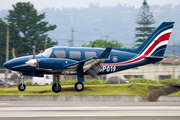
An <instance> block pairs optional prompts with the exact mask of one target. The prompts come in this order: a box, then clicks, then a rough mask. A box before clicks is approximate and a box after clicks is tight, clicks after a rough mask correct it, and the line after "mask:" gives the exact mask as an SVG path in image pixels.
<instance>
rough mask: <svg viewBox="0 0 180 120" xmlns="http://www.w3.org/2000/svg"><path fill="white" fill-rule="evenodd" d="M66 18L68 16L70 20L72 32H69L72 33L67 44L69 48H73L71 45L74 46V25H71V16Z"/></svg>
mask: <svg viewBox="0 0 180 120" xmlns="http://www.w3.org/2000/svg"><path fill="white" fill-rule="evenodd" d="M68 16H69V17H70V19H71V26H72V30H71V31H72V33H71V40H69V41H68V42H69V46H70V47H73V46H74V45H73V44H74V43H73V42H74V27H73V26H74V25H73V18H72V16H71V15H70V14H68Z"/></svg>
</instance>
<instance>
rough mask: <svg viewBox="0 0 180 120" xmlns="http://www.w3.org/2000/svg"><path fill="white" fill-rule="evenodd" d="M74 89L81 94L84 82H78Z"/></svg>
mask: <svg viewBox="0 0 180 120" xmlns="http://www.w3.org/2000/svg"><path fill="white" fill-rule="evenodd" d="M74 87H75V89H76V91H78V92H80V91H82V90H83V89H84V84H83V83H82V82H77V83H76V84H75V86H74Z"/></svg>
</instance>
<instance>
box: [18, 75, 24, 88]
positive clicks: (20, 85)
mask: <svg viewBox="0 0 180 120" xmlns="http://www.w3.org/2000/svg"><path fill="white" fill-rule="evenodd" d="M23 82H24V78H23V76H21V84H19V85H18V89H19V91H25V89H26V85H25V84H24V83H23Z"/></svg>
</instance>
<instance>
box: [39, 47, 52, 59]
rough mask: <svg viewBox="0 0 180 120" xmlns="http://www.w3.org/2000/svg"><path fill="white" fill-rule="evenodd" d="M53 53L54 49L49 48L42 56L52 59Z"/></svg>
mask: <svg viewBox="0 0 180 120" xmlns="http://www.w3.org/2000/svg"><path fill="white" fill-rule="evenodd" d="M51 53H52V48H48V49H46V50H45V51H44V52H43V53H42V54H41V55H43V56H44V57H47V58H48V57H50V55H51Z"/></svg>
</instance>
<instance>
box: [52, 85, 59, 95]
mask: <svg viewBox="0 0 180 120" xmlns="http://www.w3.org/2000/svg"><path fill="white" fill-rule="evenodd" d="M52 91H53V92H55V93H58V92H60V91H61V85H60V84H57V83H55V84H54V85H53V86H52Z"/></svg>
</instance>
